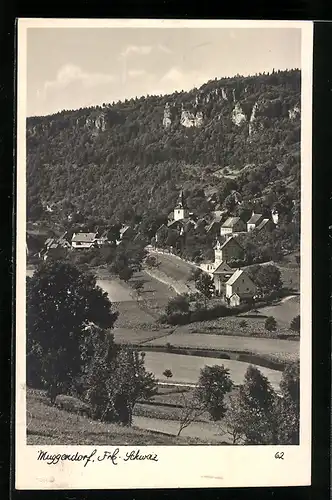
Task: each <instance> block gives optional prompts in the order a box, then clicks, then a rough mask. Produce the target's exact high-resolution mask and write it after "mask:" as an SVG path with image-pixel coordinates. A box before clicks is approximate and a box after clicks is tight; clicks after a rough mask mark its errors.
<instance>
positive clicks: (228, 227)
mask: <svg viewBox="0 0 332 500" xmlns="http://www.w3.org/2000/svg"><path fill="white" fill-rule="evenodd" d="M245 230H246V225H245V223H244V222H243V220H242V219H240V217H228V219H227V220H226V221H225V222H224V223H223V224H222V225H221V227H220V234H221V236H224V235H228V234H235V233H241V232H244V231H245Z"/></svg>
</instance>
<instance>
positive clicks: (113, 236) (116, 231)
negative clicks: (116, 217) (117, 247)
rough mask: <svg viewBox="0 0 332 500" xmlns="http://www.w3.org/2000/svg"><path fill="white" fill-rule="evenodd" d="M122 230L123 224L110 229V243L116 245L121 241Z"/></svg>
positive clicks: (108, 233) (108, 235)
mask: <svg viewBox="0 0 332 500" xmlns="http://www.w3.org/2000/svg"><path fill="white" fill-rule="evenodd" d="M120 229H121V224H115V225H113V226H111V227H110V228H109V230H108V232H107V240H108V241H109V242H110V243H116V242H117V241H119V240H120Z"/></svg>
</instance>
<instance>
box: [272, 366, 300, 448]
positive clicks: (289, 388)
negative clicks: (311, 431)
mask: <svg viewBox="0 0 332 500" xmlns="http://www.w3.org/2000/svg"><path fill="white" fill-rule="evenodd" d="M280 390H281V395H282V397H281V398H278V400H277V405H276V412H275V415H276V417H277V423H276V425H277V426H278V433H279V436H278V443H280V444H298V443H299V425H300V363H299V361H295V362H292V363H289V364H288V365H287V366H286V368H285V369H284V371H283V373H282V377H281V381H280Z"/></svg>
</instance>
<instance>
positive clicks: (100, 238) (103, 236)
mask: <svg viewBox="0 0 332 500" xmlns="http://www.w3.org/2000/svg"><path fill="white" fill-rule="evenodd" d="M107 233H108V231H104V232H103V233H100V234H97V235H96V244H97V245H98V246H102V245H105V244H106V243H107V242H108V237H107Z"/></svg>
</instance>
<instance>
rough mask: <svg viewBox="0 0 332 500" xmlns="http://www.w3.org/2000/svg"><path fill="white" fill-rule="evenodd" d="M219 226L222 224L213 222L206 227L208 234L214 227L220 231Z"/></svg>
mask: <svg viewBox="0 0 332 500" xmlns="http://www.w3.org/2000/svg"><path fill="white" fill-rule="evenodd" d="M219 224H220V222H218V221H216V220H213V221H212V222H210V224H209V225H208V226H206V232H207V233H208V232H209V231H210V230H211V229H212V228H213V226H216V228H218V229H219Z"/></svg>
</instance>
